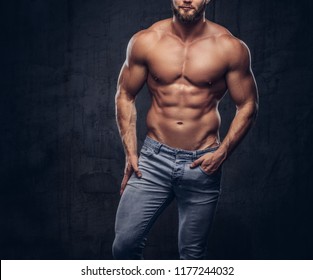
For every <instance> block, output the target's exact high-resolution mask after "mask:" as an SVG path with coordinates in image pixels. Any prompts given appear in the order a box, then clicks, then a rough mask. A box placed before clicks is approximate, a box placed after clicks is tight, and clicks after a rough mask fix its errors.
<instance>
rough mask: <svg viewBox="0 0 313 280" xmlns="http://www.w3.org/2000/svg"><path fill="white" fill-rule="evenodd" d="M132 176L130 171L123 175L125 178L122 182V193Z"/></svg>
mask: <svg viewBox="0 0 313 280" xmlns="http://www.w3.org/2000/svg"><path fill="white" fill-rule="evenodd" d="M129 178H130V175H129V174H128V173H125V174H124V177H123V180H122V183H121V190H120V195H122V194H123V192H124V190H125V188H126V185H127V182H128V180H129Z"/></svg>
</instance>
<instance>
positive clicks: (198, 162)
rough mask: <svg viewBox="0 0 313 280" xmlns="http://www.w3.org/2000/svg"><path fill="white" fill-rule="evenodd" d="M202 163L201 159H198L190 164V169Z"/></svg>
mask: <svg viewBox="0 0 313 280" xmlns="http://www.w3.org/2000/svg"><path fill="white" fill-rule="evenodd" d="M202 162H203V159H201V158H198V159H196V160H195V161H194V162H192V163H191V164H190V168H194V167H197V166H198V165H200V164H201V163H202Z"/></svg>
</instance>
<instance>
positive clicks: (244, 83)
mask: <svg viewBox="0 0 313 280" xmlns="http://www.w3.org/2000/svg"><path fill="white" fill-rule="evenodd" d="M228 40H229V42H228V47H229V52H228V53H229V56H228V71H227V73H226V84H227V87H228V91H229V94H230V96H231V98H232V99H233V100H234V102H235V104H236V106H237V108H238V109H240V108H241V107H242V106H244V105H245V104H250V105H253V106H255V107H257V105H258V93H257V86H256V82H255V79H254V76H253V73H252V70H251V58H250V52H249V49H248V47H247V46H246V45H245V44H244V43H243V42H242V41H240V40H238V39H236V38H230V39H228Z"/></svg>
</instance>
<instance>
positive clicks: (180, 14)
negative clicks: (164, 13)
mask: <svg viewBox="0 0 313 280" xmlns="http://www.w3.org/2000/svg"><path fill="white" fill-rule="evenodd" d="M206 5H207V4H206V3H203V4H202V5H201V6H200V7H199V8H198V9H195V10H191V11H193V13H191V14H189V13H185V12H184V11H183V10H182V9H180V8H175V7H174V5H173V3H172V4H171V6H172V11H173V14H174V15H175V16H176V18H177V19H178V20H179V21H180V22H182V23H186V24H192V23H195V22H198V21H199V20H200V19H202V17H203V12H204V11H205V8H206Z"/></svg>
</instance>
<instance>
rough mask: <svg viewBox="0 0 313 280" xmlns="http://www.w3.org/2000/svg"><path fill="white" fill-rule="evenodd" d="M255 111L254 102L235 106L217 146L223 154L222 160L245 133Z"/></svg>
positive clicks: (252, 121) (253, 117) (254, 116)
mask: <svg viewBox="0 0 313 280" xmlns="http://www.w3.org/2000/svg"><path fill="white" fill-rule="evenodd" d="M257 111H258V105H257V103H256V102H249V103H246V104H245V105H243V106H242V107H239V108H237V112H236V115H235V117H234V119H233V121H232V123H231V125H230V128H229V130H228V132H227V134H226V136H225V138H224V140H223V142H222V143H221V145H220V148H219V152H221V153H222V154H223V155H224V160H225V159H226V158H228V157H229V155H230V154H231V153H232V152H233V151H234V149H235V148H236V147H237V145H238V144H239V143H240V142H241V140H242V139H243V138H244V136H245V135H246V134H247V132H248V131H249V129H250V128H251V126H252V125H253V123H254V121H255V119H256V115H257Z"/></svg>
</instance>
